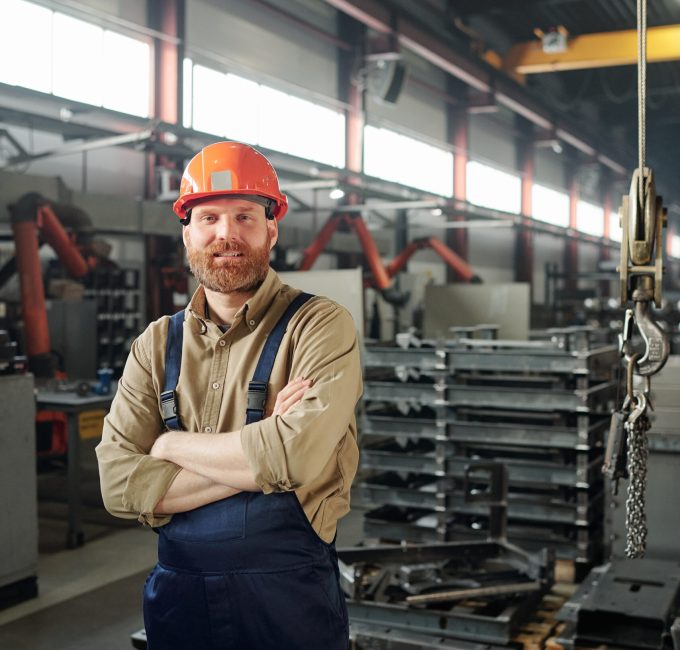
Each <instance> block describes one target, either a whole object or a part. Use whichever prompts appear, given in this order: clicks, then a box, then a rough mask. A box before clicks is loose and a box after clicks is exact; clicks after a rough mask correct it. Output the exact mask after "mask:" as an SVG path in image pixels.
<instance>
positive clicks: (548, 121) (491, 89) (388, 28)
mask: <svg viewBox="0 0 680 650" xmlns="http://www.w3.org/2000/svg"><path fill="white" fill-rule="evenodd" d="M325 1H326V2H327V3H328V4H329V5H331V6H332V7H335V8H336V9H338V10H339V11H342V12H344V13H346V14H348V15H350V16H352V17H353V18H355V19H356V20H358V21H360V22H362V23H363V24H365V25H367V26H368V27H370V28H371V29H374V30H376V31H379V32H381V33H385V34H393V35H394V37H395V38H396V39H397V40H398V42H399V43H400V45H401V46H402V47H404V48H406V49H408V50H410V51H411V52H414V53H415V54H417V55H418V56H420V57H421V58H423V59H424V60H426V61H429V62H430V63H431V64H432V65H434V66H436V67H438V68H439V69H440V70H443V71H445V72H447V73H449V74H450V75H452V76H453V77H455V78H457V79H460V80H461V81H463V82H464V83H466V84H467V85H468V86H470V87H471V88H474V89H475V90H477V91H479V92H480V93H491V94H493V95H494V96H495V98H496V101H497V103H498V104H499V105H502V106H505V107H506V108H508V109H510V110H511V111H512V112H514V113H517V114H518V115H521V116H522V117H524V118H525V119H527V120H529V121H530V122H532V123H533V124H535V125H536V126H537V127H538V128H540V129H545V130H550V129H554V130H555V131H556V132H557V133H558V136H559V137H560V138H561V139H563V140H564V141H565V142H567V143H569V144H570V145H571V146H572V147H574V148H575V149H577V150H578V151H581V152H582V153H583V154H585V155H586V156H588V157H596V158H597V159H598V160H599V161H600V162H601V163H602V164H603V165H605V166H607V167H610V168H611V169H612V170H613V171H614V172H615V173H617V174H620V175H625V174H626V173H627V172H626V168H625V167H624V166H622V165H621V164H619V163H618V162H616V161H615V160H614V158H615V157H618V156H616V155H614V154H611V153H603V152H601V151H599V149H600V147H599V146H594V145H593V144H592V143H591V142H587V141H586V139H584V137H583V135H582V131H583V129H582V125H579V124H575V123H571V122H568V121H567V120H565V119H564V118H556V117H555V115H554V113H553V111H552V110H551V109H549V108H548V107H547V106H546V105H544V104H543V103H542V102H540V101H537V100H536V99H535V97H534V96H532V95H531V94H530V93H529V92H527V91H526V90H525V89H524V88H522V87H521V86H520V85H519V84H517V83H516V82H514V81H513V80H512V79H510V78H509V76H507V75H506V74H503V73H501V72H497V71H496V70H494V69H493V68H492V67H491V66H489V65H487V64H486V63H485V62H483V61H481V60H479V59H475V58H474V57H472V56H471V55H470V54H468V53H464V52H462V51H461V50H460V49H459V48H456V47H454V46H453V45H451V44H449V43H446V42H444V41H443V40H441V39H439V38H436V37H433V36H432V35H431V34H429V33H427V32H426V31H425V30H423V29H422V28H420V27H419V26H418V25H416V24H414V23H413V22H411V21H409V20H408V19H405V18H404V17H403V16H395V15H394V14H393V13H392V12H390V11H389V9H388V8H387V7H386V6H385V5H384V4H382V3H381V2H378V1H377V0H325ZM619 155H620V154H619Z"/></svg>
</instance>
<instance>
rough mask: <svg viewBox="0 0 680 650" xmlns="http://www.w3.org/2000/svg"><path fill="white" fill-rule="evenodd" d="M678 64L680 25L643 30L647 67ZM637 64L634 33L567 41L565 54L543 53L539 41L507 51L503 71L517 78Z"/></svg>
mask: <svg viewBox="0 0 680 650" xmlns="http://www.w3.org/2000/svg"><path fill="white" fill-rule="evenodd" d="M677 60H680V25H664V26H663V27H649V28H648V29H647V63H658V62H661V61H677ZM635 63H637V32H636V31H635V30H634V29H629V30H625V31H618V32H602V33H599V34H583V35H581V36H575V37H573V38H569V39H568V42H567V49H566V51H565V52H544V51H543V47H542V43H541V41H540V40H535V41H529V42H526V43H518V44H517V45H514V46H513V47H512V48H510V51H509V52H508V54H507V55H506V57H505V61H504V65H503V67H504V68H505V69H506V70H512V71H513V72H517V73H519V74H537V73H541V72H561V71H564V70H583V69H585V68H607V67H611V66H616V65H633V64H635Z"/></svg>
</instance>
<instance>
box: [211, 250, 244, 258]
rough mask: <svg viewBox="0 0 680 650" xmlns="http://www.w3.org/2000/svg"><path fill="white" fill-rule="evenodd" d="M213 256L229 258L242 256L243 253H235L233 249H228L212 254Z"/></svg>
mask: <svg viewBox="0 0 680 650" xmlns="http://www.w3.org/2000/svg"><path fill="white" fill-rule="evenodd" d="M213 257H231V258H234V257H243V253H235V252H233V251H228V252H225V253H215V254H214V255H213Z"/></svg>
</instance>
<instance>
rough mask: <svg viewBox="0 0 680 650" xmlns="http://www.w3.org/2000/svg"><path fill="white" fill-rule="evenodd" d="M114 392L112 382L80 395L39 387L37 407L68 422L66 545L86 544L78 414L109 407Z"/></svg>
mask: <svg viewBox="0 0 680 650" xmlns="http://www.w3.org/2000/svg"><path fill="white" fill-rule="evenodd" d="M114 394H115V385H114V386H112V390H111V393H109V394H108V395H88V396H86V397H81V396H79V395H77V394H76V393H67V392H63V391H46V390H41V389H38V392H37V398H36V400H37V408H38V410H46V411H57V412H59V413H64V414H65V415H66V417H67V421H68V442H67V452H66V453H67V456H66V462H67V486H68V487H67V500H68V532H67V537H66V545H67V547H68V548H76V547H78V546H82V545H83V544H84V543H85V534H84V532H83V529H82V522H81V497H80V427H79V416H80V414H81V413H85V412H87V411H95V410H102V409H103V410H108V409H109V407H110V406H111V401H112V400H113V396H114Z"/></svg>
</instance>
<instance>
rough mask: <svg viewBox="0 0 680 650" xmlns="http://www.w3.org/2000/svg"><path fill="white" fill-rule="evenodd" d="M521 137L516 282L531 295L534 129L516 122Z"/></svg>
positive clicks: (518, 152)
mask: <svg viewBox="0 0 680 650" xmlns="http://www.w3.org/2000/svg"><path fill="white" fill-rule="evenodd" d="M516 122H517V124H518V127H519V130H520V134H521V135H520V136H519V138H518V141H517V167H518V169H519V170H520V173H521V175H522V187H521V192H522V194H521V204H520V205H521V207H520V212H521V214H522V225H521V226H519V227H518V228H517V229H516V230H515V282H527V283H528V284H529V292H530V295H532V294H533V281H534V241H533V233H532V231H531V228H530V227H529V226H530V217H531V216H532V215H533V209H532V192H533V187H534V165H535V163H534V159H535V154H536V151H535V147H534V141H533V128H532V126H531V124H529V123H527V122H526V121H525V120H523V119H521V118H518V119H517V120H516Z"/></svg>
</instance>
